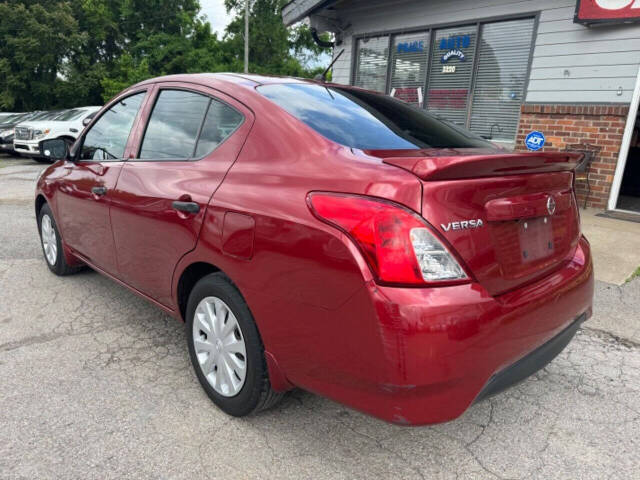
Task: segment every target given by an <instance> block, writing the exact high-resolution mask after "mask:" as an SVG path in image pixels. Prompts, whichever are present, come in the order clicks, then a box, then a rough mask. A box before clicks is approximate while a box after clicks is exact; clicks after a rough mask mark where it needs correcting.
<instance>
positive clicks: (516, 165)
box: [369, 152, 584, 180]
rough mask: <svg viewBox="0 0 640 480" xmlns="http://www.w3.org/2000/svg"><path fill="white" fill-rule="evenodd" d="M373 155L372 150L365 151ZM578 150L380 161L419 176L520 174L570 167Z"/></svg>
mask: <svg viewBox="0 0 640 480" xmlns="http://www.w3.org/2000/svg"><path fill="white" fill-rule="evenodd" d="M369 153H370V154H373V155H374V156H375V153H373V152H369ZM583 158H584V155H583V154H581V153H569V152H553V153H495V154H488V155H487V154H483V155H460V156H433V157H429V156H424V157H393V156H389V157H387V156H384V158H383V162H384V163H386V164H389V165H394V166H396V167H400V168H403V169H405V170H408V171H410V172H411V173H413V174H414V175H416V176H417V177H419V178H420V179H422V180H456V179H463V178H479V177H495V176H505V175H520V174H523V173H547V172H565V171H573V170H575V169H576V167H577V166H578V165H579V164H580V162H582V159H583Z"/></svg>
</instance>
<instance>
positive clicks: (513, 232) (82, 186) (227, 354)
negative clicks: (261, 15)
mask: <svg viewBox="0 0 640 480" xmlns="http://www.w3.org/2000/svg"><path fill="white" fill-rule="evenodd" d="M41 151H42V153H43V155H46V156H48V157H50V158H52V159H55V160H57V162H56V163H54V164H53V165H51V166H50V167H49V168H47V169H46V170H45V171H44V173H43V174H42V175H41V177H40V178H39V180H38V184H37V192H36V199H35V208H36V212H37V218H38V228H39V231H40V236H41V239H42V247H43V251H44V256H45V259H46V261H47V264H48V266H49V268H50V269H51V271H53V272H54V273H55V274H57V275H65V274H69V273H72V272H74V271H76V269H77V268H79V267H81V266H82V265H89V266H90V267H91V268H93V269H95V270H98V271H99V272H101V273H103V274H105V275H107V276H109V277H111V278H113V279H114V280H116V281H117V282H118V283H120V284H122V285H125V286H126V287H128V288H130V289H131V290H133V291H134V292H135V293H137V294H139V295H140V296H142V297H144V298H146V299H148V300H150V301H151V302H153V303H154V304H156V305H157V306H158V307H160V308H161V309H163V310H164V311H165V312H167V313H169V314H170V315H173V316H174V317H176V318H178V319H181V320H183V321H184V322H186V325H187V332H188V333H187V339H188V346H189V353H190V356H191V360H192V362H193V366H194V368H195V372H196V374H197V376H198V379H199V380H200V383H201V384H202V386H203V387H204V389H205V390H206V392H207V394H208V395H209V396H210V397H211V399H212V400H213V402H214V403H215V404H216V405H218V406H219V407H220V408H221V409H222V410H224V411H225V412H227V413H228V414H231V415H235V416H242V415H247V414H249V413H251V412H256V411H258V410H261V409H264V408H267V407H269V406H271V405H273V404H274V403H275V402H276V401H277V400H278V399H279V398H280V397H281V395H282V392H285V391H286V390H288V389H291V388H293V387H300V388H303V389H305V390H309V391H311V392H316V393H318V394H321V395H325V396H327V397H330V398H332V399H334V400H336V401H338V402H342V403H344V404H346V405H349V406H351V407H353V408H356V409H359V410H362V411H364V412H367V413H369V414H371V415H375V416H377V417H379V418H382V419H384V420H387V421H390V422H395V423H399V424H412V425H415V424H428V423H435V422H442V421H446V420H451V419H454V418H456V417H458V416H459V415H461V414H462V413H463V412H464V411H465V410H466V409H467V408H468V407H469V406H470V405H471V404H472V403H474V402H476V401H478V400H479V399H482V398H484V397H487V396H488V395H491V394H494V393H496V392H498V391H500V390H502V389H504V388H505V387H507V386H509V385H511V384H513V383H515V382H517V381H519V380H522V379H524V378H525V377H527V376H528V375H531V374H532V373H533V372H535V371H537V370H538V369H540V368H542V367H543V366H544V365H546V364H547V363H548V362H549V361H551V359H553V358H554V357H555V356H556V355H557V354H558V353H559V352H560V351H561V350H562V349H563V348H564V347H565V346H566V345H567V344H568V342H569V341H570V340H571V338H572V337H573V335H574V334H575V332H576V330H577V329H578V328H579V326H580V323H581V322H583V321H584V320H586V319H587V318H588V317H589V316H590V314H591V304H592V296H593V267H592V262H591V256H590V248H589V244H588V242H587V241H586V240H585V238H584V237H583V236H582V235H581V233H580V225H579V216H578V208H577V206H576V198H575V195H574V188H573V181H574V174H573V171H574V169H575V167H576V164H577V163H578V162H579V161H580V156H578V155H574V154H569V153H526V154H513V153H507V152H505V151H502V150H499V149H496V148H495V147H494V146H493V145H492V144H490V143H488V142H487V141H485V140H483V139H482V138H479V137H477V136H475V135H474V134H472V133H470V132H468V131H466V130H463V129H461V128H459V127H457V126H455V125H453V124H451V123H448V122H446V121H445V120H442V119H440V118H438V117H435V116H433V115H431V114H429V113H427V112H426V111H424V110H422V109H417V108H414V107H411V106H409V105H407V104H405V103H402V102H400V101H398V100H395V99H393V98H390V97H387V96H383V95H379V94H377V93H373V92H369V91H365V90H361V89H357V88H353V87H346V86H341V85H329V84H321V83H314V82H310V81H306V80H299V79H287V78H270V77H261V76H247V75H233V74H215V75H213V74H198V75H178V76H171V77H163V78H156V79H153V80H148V81H145V82H142V83H139V84H137V85H134V86H133V87H131V88H129V89H127V90H125V91H124V92H122V93H121V94H120V95H118V96H117V97H116V98H115V99H113V100H112V101H111V102H109V104H107V105H106V106H105V107H104V108H103V109H102V110H101V111H100V113H98V115H96V117H95V118H94V119H93V120H92V122H91V123H90V124H89V125H88V126H87V127H86V128H85V130H84V132H83V133H82V134H81V135H80V137H79V138H78V140H77V141H76V143H75V144H74V145H73V146H72V147H71V148H70V150H67V146H66V145H65V143H64V142H60V141H59V140H46V141H43V142H42V144H41Z"/></svg>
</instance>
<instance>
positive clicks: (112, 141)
mask: <svg viewBox="0 0 640 480" xmlns="http://www.w3.org/2000/svg"><path fill="white" fill-rule="evenodd" d="M145 93H146V92H140V93H136V94H135V95H131V96H130V97H126V98H123V99H122V100H120V101H118V102H117V103H116V104H114V105H112V106H111V108H109V110H107V111H106V112H105V113H104V114H103V115H102V116H101V117H100V118H99V119H98V121H97V122H96V123H95V124H93V126H92V127H91V130H89V131H88V132H87V134H86V135H85V138H84V141H83V144H82V149H81V151H80V159H81V160H100V161H104V160H119V159H122V158H124V150H125V148H126V146H127V140H128V139H129V133H130V132H131V127H132V126H133V122H134V120H135V118H136V115H137V114H138V110H139V109H140V105H142V100H143V99H144V96H145Z"/></svg>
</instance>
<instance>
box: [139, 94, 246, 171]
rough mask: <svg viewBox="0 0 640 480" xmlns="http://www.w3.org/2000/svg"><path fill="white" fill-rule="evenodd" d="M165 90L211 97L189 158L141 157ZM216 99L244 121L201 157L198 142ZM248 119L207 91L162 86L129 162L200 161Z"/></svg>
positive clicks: (216, 148)
mask: <svg viewBox="0 0 640 480" xmlns="http://www.w3.org/2000/svg"><path fill="white" fill-rule="evenodd" d="M164 90H177V91H183V92H188V93H194V94H196V95H201V96H203V97H206V98H208V99H209V103H208V104H207V108H206V109H205V111H204V115H203V116H202V120H201V122H200V127H198V135H197V136H196V141H195V144H194V146H193V155H194V156H192V157H188V158H140V152H141V151H142V145H143V144H144V139H145V137H146V136H147V128H148V127H149V122H150V121H151V117H152V116H153V111H154V110H155V108H156V105H157V103H158V100H159V99H160V94H161V93H162V91H164ZM213 101H216V102H220V103H222V104H223V105H226V106H227V107H229V108H231V109H233V110H235V111H236V112H237V113H238V114H239V115H240V116H241V117H242V121H241V122H240V123H239V124H238V125H237V126H236V128H234V129H233V130H232V131H231V133H229V135H227V136H226V137H225V138H224V140H222V141H221V142H220V143H218V145H216V147H215V148H214V149H213V150H211V151H210V152H208V153H205V154H204V155H202V156H200V157H195V153H196V151H197V150H198V142H199V141H200V135H201V134H202V129H203V127H204V124H205V122H206V121H207V115H208V113H209V109H210V108H211V102H213ZM246 120H247V116H246V115H245V114H244V113H242V112H241V111H240V110H238V109H237V108H235V107H234V106H233V105H230V104H229V102H225V101H224V100H222V99H220V98H218V97H216V96H214V95H211V94H209V93H205V92H202V91H200V90H195V89H191V88H187V87H182V86H173V85H172V86H161V87H159V88H158V90H157V91H156V93H155V98H154V99H153V107H152V108H151V111H150V112H149V117H148V118H147V119H146V121H145V124H144V130H143V132H142V138H141V139H140V143H139V144H138V148H137V150H136V155H135V157H134V158H130V159H128V160H127V161H128V162H199V161H200V160H202V159H204V158H206V157H208V156H209V155H211V154H212V153H213V152H215V151H216V150H218V148H220V146H221V145H222V144H223V143H225V142H226V141H227V140H228V139H229V138H231V137H232V136H233V135H235V133H236V132H237V131H238V130H239V129H240V127H242V125H244V123H245V122H246Z"/></svg>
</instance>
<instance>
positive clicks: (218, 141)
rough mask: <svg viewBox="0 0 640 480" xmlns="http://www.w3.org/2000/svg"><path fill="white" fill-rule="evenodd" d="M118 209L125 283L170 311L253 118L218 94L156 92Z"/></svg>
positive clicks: (168, 88)
mask: <svg viewBox="0 0 640 480" xmlns="http://www.w3.org/2000/svg"><path fill="white" fill-rule="evenodd" d="M148 110H149V111H148V112H145V121H143V122H140V126H139V129H140V130H139V132H138V137H139V138H140V142H139V145H138V149H137V153H136V155H135V158H132V159H130V160H129V161H127V163H126V164H125V166H124V168H123V170H122V173H121V175H120V178H119V180H118V188H117V192H116V195H115V198H114V200H113V203H112V208H111V221H112V226H113V235H114V240H115V244H116V249H117V256H118V265H119V271H120V278H121V279H122V280H123V281H125V282H126V283H128V284H129V285H131V286H132V287H134V288H136V289H137V290H139V291H141V292H143V293H145V294H147V295H149V296H150V297H152V298H154V299H155V300H157V301H158V302H160V303H161V304H163V305H165V306H171V280H172V275H173V271H174V269H175V266H176V265H177V263H178V261H179V260H180V258H181V257H182V256H183V255H185V254H186V253H188V252H189V251H190V250H192V249H193V248H195V245H196V242H197V239H198V235H199V232H200V228H201V226H202V222H203V219H204V217H205V210H206V208H207V204H208V203H209V200H210V198H211V196H212V195H213V193H214V192H215V190H216V189H217V188H218V186H219V185H220V183H221V182H222V179H223V178H224V176H225V174H226V172H227V170H228V169H229V168H230V167H231V165H232V164H233V162H234V161H235V159H236V158H237V156H238V154H239V153H240V149H241V148H242V145H243V144H244V140H245V138H246V136H247V134H248V132H249V130H250V128H251V124H252V122H253V116H252V114H251V112H250V111H249V110H248V109H247V108H246V107H244V106H243V105H242V104H240V103H239V102H237V101H235V100H234V99H232V98H230V97H228V96H226V95H224V94H222V93H220V92H217V91H215V90H213V89H209V88H206V87H200V86H196V85H192V84H179V83H166V84H161V85H159V86H157V87H156V90H155V92H154V98H153V100H152V101H151V102H150V106H149V109H148Z"/></svg>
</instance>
